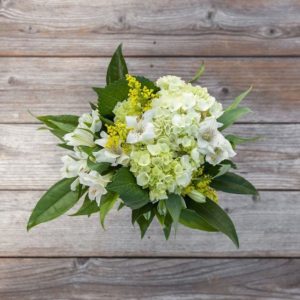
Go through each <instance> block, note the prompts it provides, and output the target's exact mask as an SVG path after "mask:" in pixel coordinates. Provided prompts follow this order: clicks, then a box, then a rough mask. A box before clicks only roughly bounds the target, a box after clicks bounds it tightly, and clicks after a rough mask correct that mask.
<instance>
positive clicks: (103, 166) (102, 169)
mask: <svg viewBox="0 0 300 300" xmlns="http://www.w3.org/2000/svg"><path fill="white" fill-rule="evenodd" d="M87 166H88V168H89V169H91V170H93V171H97V172H98V173H99V174H101V175H102V174H104V173H106V172H107V171H109V170H110V169H111V164H110V163H106V162H101V163H97V162H93V161H91V160H90V159H88V160H87Z"/></svg>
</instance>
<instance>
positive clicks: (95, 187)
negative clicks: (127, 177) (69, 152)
mask: <svg viewBox="0 0 300 300" xmlns="http://www.w3.org/2000/svg"><path fill="white" fill-rule="evenodd" d="M111 177H112V176H111V174H107V175H104V176H102V175H100V174H99V173H98V172H96V171H91V172H90V173H81V174H80V175H79V182H80V183H81V184H83V185H85V186H88V187H89V190H88V193H89V198H90V199H91V200H96V201H97V202H98V204H99V203H100V199H101V197H102V195H104V194H106V193H107V190H106V188H105V187H106V186H107V184H108V183H109V182H110V181H111Z"/></svg>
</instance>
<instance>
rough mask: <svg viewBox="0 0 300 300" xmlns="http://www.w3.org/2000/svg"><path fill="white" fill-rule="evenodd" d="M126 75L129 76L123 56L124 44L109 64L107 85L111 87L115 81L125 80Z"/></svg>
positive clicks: (119, 47)
mask: <svg viewBox="0 0 300 300" xmlns="http://www.w3.org/2000/svg"><path fill="white" fill-rule="evenodd" d="M126 74H128V69H127V65H126V62H125V59H124V57H123V54H122V44H120V45H119V46H118V48H117V50H116V51H115V53H114V54H113V56H112V58H111V61H110V63H109V66H108V69H107V74H106V84H107V85H109V84H111V83H113V82H115V81H118V80H120V79H122V78H125V75H126Z"/></svg>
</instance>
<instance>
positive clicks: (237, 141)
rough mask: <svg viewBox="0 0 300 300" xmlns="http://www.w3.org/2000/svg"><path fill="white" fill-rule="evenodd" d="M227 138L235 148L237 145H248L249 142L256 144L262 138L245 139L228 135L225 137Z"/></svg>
mask: <svg viewBox="0 0 300 300" xmlns="http://www.w3.org/2000/svg"><path fill="white" fill-rule="evenodd" d="M225 138H226V139H227V140H228V141H229V142H230V143H231V144H232V146H233V148H235V147H236V145H239V144H244V143H248V142H254V141H257V140H259V139H260V138H261V137H260V136H255V137H250V138H244V137H240V136H237V135H234V134H228V135H226V136H225Z"/></svg>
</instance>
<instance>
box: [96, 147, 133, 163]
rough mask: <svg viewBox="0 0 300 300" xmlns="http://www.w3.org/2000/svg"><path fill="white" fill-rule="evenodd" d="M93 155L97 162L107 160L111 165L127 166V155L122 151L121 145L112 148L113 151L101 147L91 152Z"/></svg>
mask: <svg viewBox="0 0 300 300" xmlns="http://www.w3.org/2000/svg"><path fill="white" fill-rule="evenodd" d="M93 155H94V156H95V158H96V161H97V162H107V163H110V164H111V165H112V166H117V165H123V166H127V165H128V163H129V156H128V155H127V154H125V153H124V151H123V150H122V148H121V147H119V148H118V149H114V151H112V150H110V149H106V148H103V149H101V150H99V151H97V152H93Z"/></svg>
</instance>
